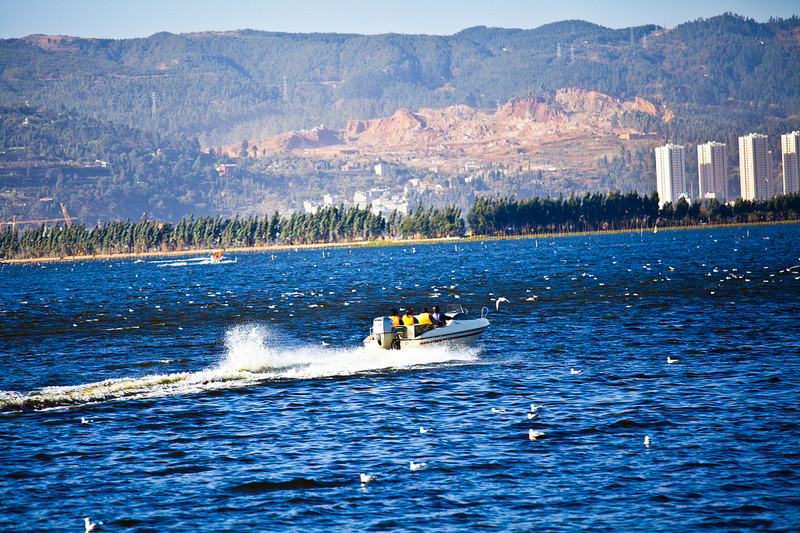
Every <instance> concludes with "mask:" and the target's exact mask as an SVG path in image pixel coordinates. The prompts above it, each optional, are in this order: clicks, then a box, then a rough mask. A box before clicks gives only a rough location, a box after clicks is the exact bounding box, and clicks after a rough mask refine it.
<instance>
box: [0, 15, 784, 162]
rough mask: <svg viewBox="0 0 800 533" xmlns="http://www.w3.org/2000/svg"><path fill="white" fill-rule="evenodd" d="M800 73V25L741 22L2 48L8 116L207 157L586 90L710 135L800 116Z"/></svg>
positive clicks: (13, 42)
mask: <svg viewBox="0 0 800 533" xmlns="http://www.w3.org/2000/svg"><path fill="white" fill-rule="evenodd" d="M799 65H800V19H798V17H793V18H791V19H788V20H773V21H770V22H768V23H764V24H761V23H757V22H755V21H753V20H748V19H745V18H742V17H739V16H736V15H732V14H726V15H722V16H719V17H714V18H711V19H708V20H702V19H701V20H697V21H693V22H687V23H685V24H682V25H680V26H678V27H676V28H675V29H673V30H664V29H662V28H659V27H657V26H652V25H651V26H642V27H636V28H626V29H620V30H613V29H609V28H604V27H602V26H597V25H595V24H590V23H587V22H581V21H566V22H559V23H554V24H548V25H545V26H542V27H539V28H536V29H531V30H520V29H501V28H486V27H476V28H470V29H467V30H464V31H461V32H459V33H456V34H454V35H451V36H428V35H396V34H387V35H374V36H372V35H344V34H286V33H268V32H259V31H250V30H244V31H236V32H208V33H193V34H181V35H173V34H169V33H159V34H155V35H152V36H150V37H147V38H143V39H126V40H104V39H81V38H77V37H54V36H41V35H37V36H29V37H26V38H22V39H9V40H3V41H0V102H6V103H16V104H19V103H24V102H26V101H27V102H29V103H30V105H34V106H37V107H42V106H43V107H46V108H48V109H54V110H60V109H62V108H66V109H75V110H77V111H78V112H80V113H83V114H86V115H89V116H93V117H97V118H104V119H108V120H111V121H114V122H118V123H122V124H127V125H132V126H136V127H138V128H142V129H146V130H153V131H159V132H161V133H172V134H184V135H186V136H188V137H194V136H197V137H198V139H199V141H200V142H201V144H203V145H206V146H207V145H217V144H224V143H231V142H239V141H241V140H242V139H243V138H259V137H266V136H268V135H272V134H276V133H280V132H282V131H288V130H296V129H301V128H310V127H314V126H318V125H319V124H322V123H324V124H325V125H326V126H330V127H336V128H341V127H343V126H344V124H345V122H346V121H347V120H349V119H364V118H376V117H382V116H389V115H391V114H392V113H394V112H395V111H396V110H397V109H398V108H408V109H418V108H421V107H431V108H440V107H446V106H450V105H455V104H467V105H469V106H472V107H476V108H494V107H497V106H498V105H499V104H502V103H505V102H506V101H508V100H509V99H511V98H515V97H524V96H529V95H534V94H538V93H542V92H547V91H553V90H556V89H561V88H566V87H579V88H582V89H589V90H596V91H599V92H602V93H605V94H608V95H611V96H614V97H617V98H622V99H629V98H632V97H634V96H640V97H644V98H647V99H648V100H651V101H655V102H658V103H662V104H665V105H668V106H670V107H674V108H676V109H677V110H679V112H682V113H681V115H682V116H685V117H689V118H693V119H694V118H696V119H698V121H699V122H698V123H697V124H696V125H693V126H692V128H693V130H697V129H698V128H699V129H701V130H708V129H713V128H715V124H716V123H717V122H722V123H725V122H727V121H735V122H736V123H737V124H739V125H741V126H747V127H754V126H757V125H758V124H760V123H762V122H764V121H765V120H767V118H768V117H777V118H786V117H788V116H792V115H795V114H797V113H798V111H800V68H798V66H799ZM693 134H694V135H697V133H693ZM703 134H706V131H703ZM689 140H692V139H689Z"/></svg>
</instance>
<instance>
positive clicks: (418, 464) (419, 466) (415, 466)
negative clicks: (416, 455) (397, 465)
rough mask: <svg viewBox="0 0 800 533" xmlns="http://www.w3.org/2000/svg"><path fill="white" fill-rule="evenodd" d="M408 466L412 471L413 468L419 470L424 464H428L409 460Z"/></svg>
mask: <svg viewBox="0 0 800 533" xmlns="http://www.w3.org/2000/svg"><path fill="white" fill-rule="evenodd" d="M408 466H409V468H410V469H411V471H412V472H413V471H414V470H420V469H422V468H425V467H426V466H428V463H415V462H414V461H411V462H410V463H409V464H408Z"/></svg>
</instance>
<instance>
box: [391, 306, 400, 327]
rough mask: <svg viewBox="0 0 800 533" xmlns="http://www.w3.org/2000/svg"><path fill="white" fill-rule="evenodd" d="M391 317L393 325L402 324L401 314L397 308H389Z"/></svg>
mask: <svg viewBox="0 0 800 533" xmlns="http://www.w3.org/2000/svg"><path fill="white" fill-rule="evenodd" d="M389 318H391V319H392V325H393V326H399V325H400V315H399V314H397V309H395V308H392V309H390V310H389Z"/></svg>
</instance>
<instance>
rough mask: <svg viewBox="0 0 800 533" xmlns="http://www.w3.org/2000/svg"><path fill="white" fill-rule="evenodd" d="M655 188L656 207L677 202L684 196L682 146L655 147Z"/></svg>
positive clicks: (684, 172) (683, 153)
mask: <svg viewBox="0 0 800 533" xmlns="http://www.w3.org/2000/svg"><path fill="white" fill-rule="evenodd" d="M656 188H657V191H658V207H664V206H665V205H666V204H668V203H670V202H672V203H675V202H677V201H678V198H680V197H681V195H685V194H686V157H685V151H684V148H683V146H681V145H676V144H669V143H668V144H665V145H664V146H657V147H656Z"/></svg>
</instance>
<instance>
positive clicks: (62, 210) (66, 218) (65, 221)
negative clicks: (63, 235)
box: [61, 202, 72, 228]
mask: <svg viewBox="0 0 800 533" xmlns="http://www.w3.org/2000/svg"><path fill="white" fill-rule="evenodd" d="M61 212H62V213H64V223H65V224H66V225H67V227H68V228H71V227H72V221H71V220H70V219H69V215H68V214H67V208H66V207H64V203H63V202H62V203H61Z"/></svg>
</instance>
